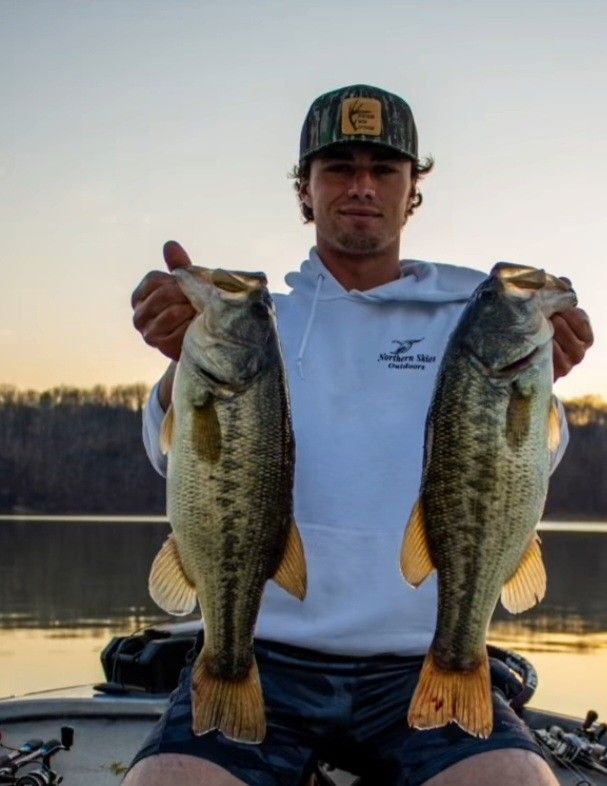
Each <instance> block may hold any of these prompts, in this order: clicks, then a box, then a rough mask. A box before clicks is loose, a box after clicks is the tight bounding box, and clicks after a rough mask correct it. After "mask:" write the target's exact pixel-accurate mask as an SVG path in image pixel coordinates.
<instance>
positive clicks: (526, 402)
mask: <svg viewBox="0 0 607 786" xmlns="http://www.w3.org/2000/svg"><path fill="white" fill-rule="evenodd" d="M531 401H532V399H531V396H525V395H523V394H522V393H521V391H520V390H519V388H518V387H517V386H516V385H513V386H512V390H511V392H510V401H509V402H508V409H507V412H506V442H507V443H508V445H509V447H510V448H511V449H512V450H518V449H519V448H520V447H522V446H523V444H524V443H525V440H526V439H527V437H528V436H529V428H530V424H531Z"/></svg>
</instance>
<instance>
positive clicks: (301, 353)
mask: <svg viewBox="0 0 607 786" xmlns="http://www.w3.org/2000/svg"><path fill="white" fill-rule="evenodd" d="M324 280H325V277H324V276H323V274H322V273H319V274H318V278H317V279H316V289H315V290H314V297H313V298H312V307H311V308H310V316H309V317H308V323H307V325H306V329H305V331H304V334H303V339H302V340H301V346H300V347H299V352H298V353H297V371H298V372H299V376H300V377H301V379H303V378H304V375H303V358H304V353H305V351H306V345H307V343H308V336H309V335H310V331H311V330H312V323H313V322H314V316H315V315H316V304H317V303H318V296H319V295H320V288H321V287H322V282H323V281H324Z"/></svg>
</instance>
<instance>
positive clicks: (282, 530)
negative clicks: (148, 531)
mask: <svg viewBox="0 0 607 786" xmlns="http://www.w3.org/2000/svg"><path fill="white" fill-rule="evenodd" d="M173 274H174V275H175V276H176V277H177V280H178V283H179V285H180V287H181V288H182V290H183V292H184V293H185V294H186V296H187V297H188V299H189V300H190V301H191V303H192V304H193V306H194V308H195V309H196V310H197V311H198V312H199V313H198V315H197V316H196V317H195V318H194V320H193V321H192V323H191V324H190V326H189V327H188V329H187V331H186V334H185V337H184V342H183V349H182V352H181V356H180V359H179V363H178V365H177V370H176V375H175V381H174V385H173V392H172V403H171V407H170V409H169V411H168V412H167V415H166V418H165V421H164V423H163V428H162V432H161V444H162V446H163V449H164V450H166V451H167V452H168V473H167V515H168V518H169V521H170V524H171V528H172V534H171V535H170V536H169V538H168V540H167V541H166V543H165V544H164V546H163V547H162V549H161V550H160V552H159V553H158V555H157V556H156V558H155V560H154V563H153V565H152V569H151V573H150V579H149V588H150V594H151V595H152V598H153V599H154V600H155V602H156V603H157V604H158V605H159V606H160V607H161V608H163V609H164V610H165V611H167V612H169V613H171V614H187V613H190V612H192V611H194V609H195V606H196V600H198V602H199V605H200V610H201V613H202V617H203V620H204V647H203V649H202V651H201V652H200V654H199V655H198V657H197V659H196V661H195V663H194V666H193V671H192V728H193V731H194V733H195V734H204V733H205V732H207V731H210V730H212V729H216V728H217V729H220V730H221V731H222V732H223V734H224V735H225V736H227V737H230V738H231V739H235V740H240V741H243V742H251V743H255V742H260V741H261V740H262V739H263V737H264V735H265V731H266V721H265V705H264V701H263V695H262V690H261V684H260V681H259V673H258V669H257V664H256V662H255V656H254V653H253V632H254V628H255V622H256V619H257V614H258V611H259V606H260V603H261V598H262V593H263V589H264V585H265V583H266V581H267V580H268V579H271V578H273V579H274V581H276V582H277V583H278V584H279V585H280V586H282V587H284V589H286V590H287V591H288V592H291V593H292V594H293V595H295V596H296V597H298V598H299V599H301V600H303V598H304V596H305V594H306V564H305V558H304V552H303V546H302V542H301V538H300V536H299V532H298V530H297V527H296V525H295V523H294V521H293V502H292V491H293V472H294V440H293V432H292V427H291V418H290V406H289V398H288V390H287V386H286V379H285V371H284V366H283V362H282V357H281V352H280V345H279V340H278V336H277V332H276V322H275V314H274V306H273V303H272V300H271V297H270V295H269V294H268V291H267V288H266V283H267V282H266V278H265V276H264V275H263V274H261V273H260V274H252V273H237V272H228V271H222V270H214V271H210V270H206V269H204V268H195V267H192V268H184V269H178V270H175V271H173Z"/></svg>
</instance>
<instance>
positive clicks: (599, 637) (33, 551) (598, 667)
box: [0, 516, 607, 719]
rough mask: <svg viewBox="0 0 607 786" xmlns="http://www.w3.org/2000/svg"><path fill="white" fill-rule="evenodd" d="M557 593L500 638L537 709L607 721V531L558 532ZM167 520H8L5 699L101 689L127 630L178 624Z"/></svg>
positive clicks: (3, 521)
mask: <svg viewBox="0 0 607 786" xmlns="http://www.w3.org/2000/svg"><path fill="white" fill-rule="evenodd" d="M542 527H543V530H544V531H543V532H542V533H541V536H542V542H543V546H542V548H543V553H544V560H545V563H546V568H547V572H548V591H547V595H546V598H545V599H544V601H543V602H542V603H541V604H540V605H539V606H538V607H536V608H535V609H533V610H531V611H528V612H526V613H525V614H523V615H521V616H518V617H514V616H513V615H509V614H508V613H507V612H505V611H504V610H503V609H501V607H498V610H497V611H496V615H495V618H494V621H493V623H492V626H491V635H490V640H491V641H492V642H493V643H495V644H498V645H500V646H506V647H509V648H512V649H516V650H517V651H519V652H520V653H521V654H523V655H525V656H527V657H528V658H529V659H530V660H531V661H532V662H533V664H534V665H535V667H536V668H537V671H538V674H539V680H540V684H539V688H538V691H537V693H536V696H535V698H534V700H533V702H532V704H535V705H536V706H538V707H544V708H547V709H553V710H557V711H560V712H565V713H569V714H573V715H583V714H585V712H586V710H588V709H589V708H590V707H593V708H594V709H596V710H597V711H598V712H599V715H600V716H601V718H602V719H607V524H584V525H575V524H571V525H567V526H565V525H562V524H555V525H547V524H543V525H542ZM168 532H169V527H168V524H167V523H166V522H165V521H164V520H162V519H154V520H151V519H149V518H145V519H144V518H142V519H134V518H131V519H125V520H116V519H113V518H105V519H98V518H93V517H89V518H82V519H70V520H67V519H64V518H55V517H47V518H45V519H43V520H41V519H27V518H21V517H19V518H15V517H2V516H0V560H1V563H2V580H1V581H0V696H6V695H11V694H20V693H24V692H30V691H37V690H44V689H47V688H52V687H62V686H67V685H78V684H84V683H90V682H96V681H99V680H101V679H102V678H103V672H102V669H101V665H100V661H99V653H100V652H101V650H102V649H103V647H104V646H105V645H106V644H107V642H108V641H109V639H110V638H111V637H112V636H113V635H116V634H117V633H132V632H133V631H134V630H135V629H137V628H140V627H142V626H145V625H148V624H151V623H155V622H159V621H168V620H170V619H173V620H174V619H175V618H174V617H173V618H169V617H168V616H167V615H165V614H163V613H161V612H160V611H159V610H158V608H157V607H156V606H155V605H154V603H153V602H152V600H151V599H150V597H149V595H148V592H147V576H148V573H149V569H150V564H151V562H152V560H153V558H154V556H155V555H156V552H157V551H158V549H159V548H160V545H161V544H162V543H163V541H164V539H165V537H166V535H167V533H168Z"/></svg>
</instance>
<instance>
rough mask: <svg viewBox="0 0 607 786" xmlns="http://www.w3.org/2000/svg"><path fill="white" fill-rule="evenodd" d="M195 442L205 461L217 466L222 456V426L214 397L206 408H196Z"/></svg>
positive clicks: (207, 402)
mask: <svg viewBox="0 0 607 786" xmlns="http://www.w3.org/2000/svg"><path fill="white" fill-rule="evenodd" d="M193 442H194V448H195V450H196V453H197V454H198V455H199V456H200V458H201V459H202V460H203V461H208V462H209V463H210V464H216V463H217V462H218V461H219V458H220V456H221V426H220V424H219V418H218V417H217V410H216V409H215V403H214V400H213V398H212V397H209V398H208V399H207V401H206V403H205V404H204V406H200V407H195V408H194V424H193Z"/></svg>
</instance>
